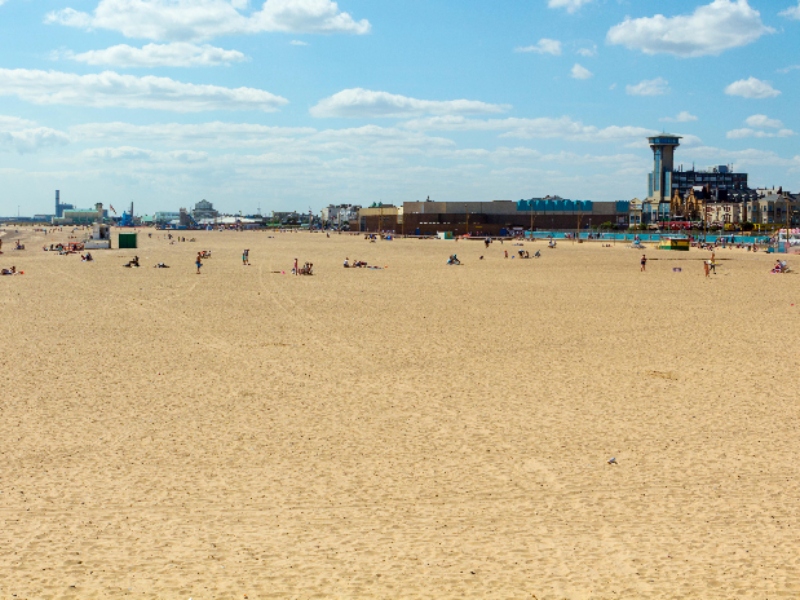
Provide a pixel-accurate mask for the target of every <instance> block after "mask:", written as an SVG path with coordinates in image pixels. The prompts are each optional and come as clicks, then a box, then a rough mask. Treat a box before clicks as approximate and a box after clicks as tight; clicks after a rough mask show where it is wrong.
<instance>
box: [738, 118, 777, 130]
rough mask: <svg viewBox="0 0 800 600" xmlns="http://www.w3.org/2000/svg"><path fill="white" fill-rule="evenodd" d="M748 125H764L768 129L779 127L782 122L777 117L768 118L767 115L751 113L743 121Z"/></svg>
mask: <svg viewBox="0 0 800 600" xmlns="http://www.w3.org/2000/svg"><path fill="white" fill-rule="evenodd" d="M744 122H745V123H746V124H747V126H748V127H765V128H769V129H781V128H782V127H783V123H782V122H781V121H780V120H778V119H770V118H769V117H768V116H767V115H752V116H750V117H747V119H745V121H744Z"/></svg>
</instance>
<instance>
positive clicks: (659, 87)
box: [625, 77, 670, 96]
mask: <svg viewBox="0 0 800 600" xmlns="http://www.w3.org/2000/svg"><path fill="white" fill-rule="evenodd" d="M669 91H670V89H669V82H668V81H667V80H666V79H664V78H663V77H656V78H655V79H645V80H644V81H640V82H639V83H637V84H636V85H626V86H625V93H626V94H628V95H629V96H663V95H664V94H668V93H669Z"/></svg>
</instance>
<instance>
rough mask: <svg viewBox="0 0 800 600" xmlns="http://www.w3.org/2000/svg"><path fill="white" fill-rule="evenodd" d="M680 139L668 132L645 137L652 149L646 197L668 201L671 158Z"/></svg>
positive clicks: (653, 200) (670, 194) (670, 188)
mask: <svg viewBox="0 0 800 600" xmlns="http://www.w3.org/2000/svg"><path fill="white" fill-rule="evenodd" d="M680 139H681V136H679V135H672V134H670V133H662V134H661V135H654V136H653V137H649V138H647V141H648V142H650V148H652V149H653V172H652V173H649V174H648V175H647V198H648V199H649V200H651V201H652V202H658V203H661V202H669V201H670V198H671V197H672V166H673V158H674V156H675V148H677V147H678V146H680V145H681V143H680Z"/></svg>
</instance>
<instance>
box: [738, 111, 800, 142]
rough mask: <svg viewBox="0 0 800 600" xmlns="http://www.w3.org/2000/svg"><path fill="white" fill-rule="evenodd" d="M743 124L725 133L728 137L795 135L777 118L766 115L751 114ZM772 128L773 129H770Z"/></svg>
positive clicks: (781, 136) (783, 136)
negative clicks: (741, 126) (739, 127)
mask: <svg viewBox="0 0 800 600" xmlns="http://www.w3.org/2000/svg"><path fill="white" fill-rule="evenodd" d="M744 122H745V125H747V127H743V128H741V129H733V130H731V131H729V132H728V133H727V134H726V137H727V138H728V139H744V138H750V137H753V138H785V137H791V136H793V135H795V132H794V131H792V130H791V129H787V128H785V127H784V126H783V122H782V121H781V120H779V119H771V118H769V117H768V116H767V115H752V116H749V117H747V119H745V121H744ZM770 130H773V131H770Z"/></svg>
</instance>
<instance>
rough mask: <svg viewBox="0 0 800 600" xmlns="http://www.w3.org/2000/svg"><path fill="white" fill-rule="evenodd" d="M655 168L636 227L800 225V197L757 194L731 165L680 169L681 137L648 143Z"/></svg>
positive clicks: (636, 204) (636, 211)
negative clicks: (669, 224)
mask: <svg viewBox="0 0 800 600" xmlns="http://www.w3.org/2000/svg"><path fill="white" fill-rule="evenodd" d="M647 140H648V142H649V143H650V148H651V149H652V151H653V168H652V171H651V172H650V173H648V176H647V192H648V194H647V198H646V199H645V200H639V199H638V198H635V199H634V200H632V201H631V202H630V212H629V223H630V224H631V225H632V226H636V225H649V226H652V227H659V226H660V227H664V226H666V224H667V223H672V224H674V223H680V224H683V225H685V226H688V224H690V223H691V224H694V225H703V226H706V227H707V226H712V227H725V226H740V225H743V224H745V223H750V224H753V225H754V226H757V227H760V226H762V225H767V226H770V225H779V224H785V223H786V222H787V221H788V222H789V223H790V224H791V226H793V227H794V226H796V225H797V224H798V220H800V198H798V197H797V195H794V194H790V193H789V192H785V191H783V189H782V188H777V189H776V188H770V189H766V188H764V189H755V190H754V189H751V188H750V187H749V186H748V183H747V173H737V172H735V171H734V170H733V167H732V166H731V165H719V166H715V167H710V168H708V169H705V170H695V168H694V166H693V167H692V169H691V170H684V169H683V167H682V166H680V167H678V168H677V169H676V168H675V166H674V163H675V150H676V149H677V148H678V146H680V140H681V137H680V136H677V135H672V134H668V133H662V134H659V135H655V136H651V137H649V138H648V139H647Z"/></svg>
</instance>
